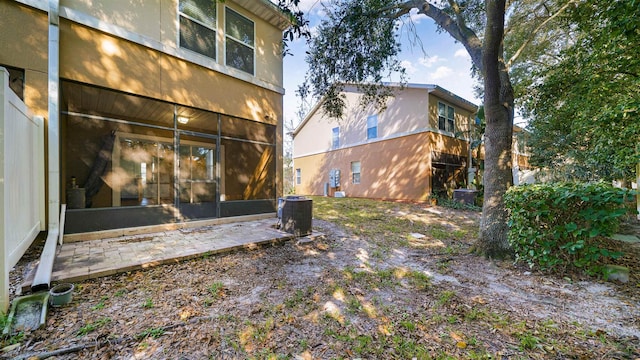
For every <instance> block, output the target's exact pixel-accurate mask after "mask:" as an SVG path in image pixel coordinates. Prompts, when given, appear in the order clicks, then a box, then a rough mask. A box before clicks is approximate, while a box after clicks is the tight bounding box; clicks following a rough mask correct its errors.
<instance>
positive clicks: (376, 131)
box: [367, 114, 378, 140]
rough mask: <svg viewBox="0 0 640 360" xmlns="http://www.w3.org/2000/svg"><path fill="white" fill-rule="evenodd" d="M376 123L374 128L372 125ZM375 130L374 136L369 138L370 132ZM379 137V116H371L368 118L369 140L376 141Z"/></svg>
mask: <svg viewBox="0 0 640 360" xmlns="http://www.w3.org/2000/svg"><path fill="white" fill-rule="evenodd" d="M373 122H375V125H373V126H372V123H373ZM371 129H375V134H374V135H373V136H369V130H371ZM377 137H378V115H377V114H375V115H369V116H368V117H367V140H369V139H376V138H377Z"/></svg>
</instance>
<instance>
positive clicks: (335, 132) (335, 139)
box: [331, 127, 340, 149]
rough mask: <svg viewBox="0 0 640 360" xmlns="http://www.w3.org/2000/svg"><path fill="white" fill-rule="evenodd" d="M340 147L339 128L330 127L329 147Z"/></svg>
mask: <svg viewBox="0 0 640 360" xmlns="http://www.w3.org/2000/svg"><path fill="white" fill-rule="evenodd" d="M339 147H340V128H339V127H334V128H333V129H331V148H332V149H337V148H339Z"/></svg>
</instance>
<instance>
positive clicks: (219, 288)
mask: <svg viewBox="0 0 640 360" xmlns="http://www.w3.org/2000/svg"><path fill="white" fill-rule="evenodd" d="M207 289H208V290H209V294H211V296H212V297H213V298H214V299H219V298H221V297H223V296H224V284H223V283H221V282H220V281H216V282H214V283H213V284H211V285H209V287H208V288H207Z"/></svg>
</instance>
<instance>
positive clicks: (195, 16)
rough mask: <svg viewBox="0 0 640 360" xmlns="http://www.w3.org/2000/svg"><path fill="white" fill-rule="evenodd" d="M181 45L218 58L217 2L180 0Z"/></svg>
mask: <svg viewBox="0 0 640 360" xmlns="http://www.w3.org/2000/svg"><path fill="white" fill-rule="evenodd" d="M178 12H179V14H180V15H179V16H180V25H179V26H180V29H179V30H180V47H181V48H185V49H188V50H191V51H195V52H197V53H199V54H202V55H204V56H206V57H209V58H212V59H215V58H216V38H217V36H216V28H217V24H216V2H215V1H210V0H180V1H179V5H178Z"/></svg>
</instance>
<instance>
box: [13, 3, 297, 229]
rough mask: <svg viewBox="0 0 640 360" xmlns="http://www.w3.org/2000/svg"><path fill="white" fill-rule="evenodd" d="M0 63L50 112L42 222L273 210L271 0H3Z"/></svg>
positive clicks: (275, 28)
mask: <svg viewBox="0 0 640 360" xmlns="http://www.w3.org/2000/svg"><path fill="white" fill-rule="evenodd" d="M0 19H2V21H0V67H3V68H6V69H8V73H9V77H10V82H11V84H12V89H13V91H15V92H16V93H17V94H18V95H19V97H20V98H22V99H23V100H24V103H25V104H26V106H27V107H28V108H29V111H30V112H31V114H33V115H35V116H41V117H42V118H44V120H45V127H46V134H47V136H46V138H47V147H46V153H47V155H46V156H47V159H48V160H47V165H46V183H47V185H46V196H47V217H48V221H49V225H50V227H52V226H53V225H55V223H56V221H57V219H58V216H59V211H60V210H59V209H60V205H61V203H66V204H67V209H68V210H67V214H66V225H65V232H67V233H82V232H92V231H98V230H108V229H118V228H128V227H139V226H151V225H157V224H167V223H180V222H186V221H192V220H199V219H215V218H223V217H227V218H232V217H236V216H243V215H256V214H271V213H273V214H275V206H276V199H277V198H278V196H279V195H281V193H282V181H281V177H282V107H283V105H282V102H283V95H284V88H283V67H282V54H281V50H282V49H281V44H282V32H283V30H284V29H286V27H287V26H289V22H288V19H287V17H285V16H284V15H283V14H282V13H281V12H280V11H279V10H278V9H277V8H276V7H275V6H274V5H273V4H272V3H271V2H270V1H269V0H226V1H224V2H223V1H195V0H148V1H147V0H145V1H113V0H93V1H84V0H15V1H14V0H7V1H0Z"/></svg>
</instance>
